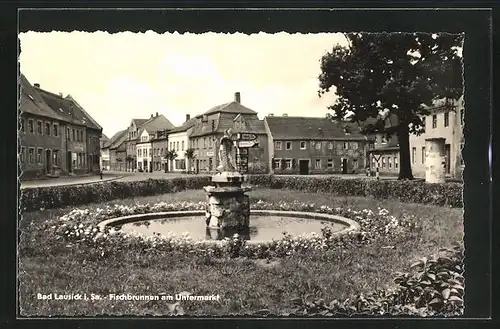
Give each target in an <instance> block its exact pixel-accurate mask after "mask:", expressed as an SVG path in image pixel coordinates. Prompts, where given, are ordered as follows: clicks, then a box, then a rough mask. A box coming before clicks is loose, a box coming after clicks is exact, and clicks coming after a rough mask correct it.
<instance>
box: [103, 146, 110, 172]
mask: <svg viewBox="0 0 500 329" xmlns="http://www.w3.org/2000/svg"><path fill="white" fill-rule="evenodd" d="M110 163H111V159H110V157H109V148H106V149H101V168H102V169H103V170H111V168H110Z"/></svg>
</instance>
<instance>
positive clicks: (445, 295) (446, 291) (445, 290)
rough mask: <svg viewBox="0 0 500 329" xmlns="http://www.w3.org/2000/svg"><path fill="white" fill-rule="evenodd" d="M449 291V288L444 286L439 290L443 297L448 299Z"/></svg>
mask: <svg viewBox="0 0 500 329" xmlns="http://www.w3.org/2000/svg"><path fill="white" fill-rule="evenodd" d="M450 292H451V290H450V289H449V288H446V289H444V290H443V291H441V295H443V298H444V299H448V298H449V297H450Z"/></svg>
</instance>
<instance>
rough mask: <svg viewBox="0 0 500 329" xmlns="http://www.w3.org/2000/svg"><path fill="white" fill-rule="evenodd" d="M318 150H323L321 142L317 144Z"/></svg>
mask: <svg viewBox="0 0 500 329" xmlns="http://www.w3.org/2000/svg"><path fill="white" fill-rule="evenodd" d="M315 146H316V150H321V142H316V145H315Z"/></svg>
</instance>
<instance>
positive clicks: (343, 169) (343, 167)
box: [342, 159, 347, 174]
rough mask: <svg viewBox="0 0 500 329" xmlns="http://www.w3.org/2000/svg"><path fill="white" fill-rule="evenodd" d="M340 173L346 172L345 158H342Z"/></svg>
mask: <svg viewBox="0 0 500 329" xmlns="http://www.w3.org/2000/svg"><path fill="white" fill-rule="evenodd" d="M342 173H343V174H347V159H342Z"/></svg>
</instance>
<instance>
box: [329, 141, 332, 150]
mask: <svg viewBox="0 0 500 329" xmlns="http://www.w3.org/2000/svg"><path fill="white" fill-rule="evenodd" d="M328 149H329V150H333V142H329V143H328Z"/></svg>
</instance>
